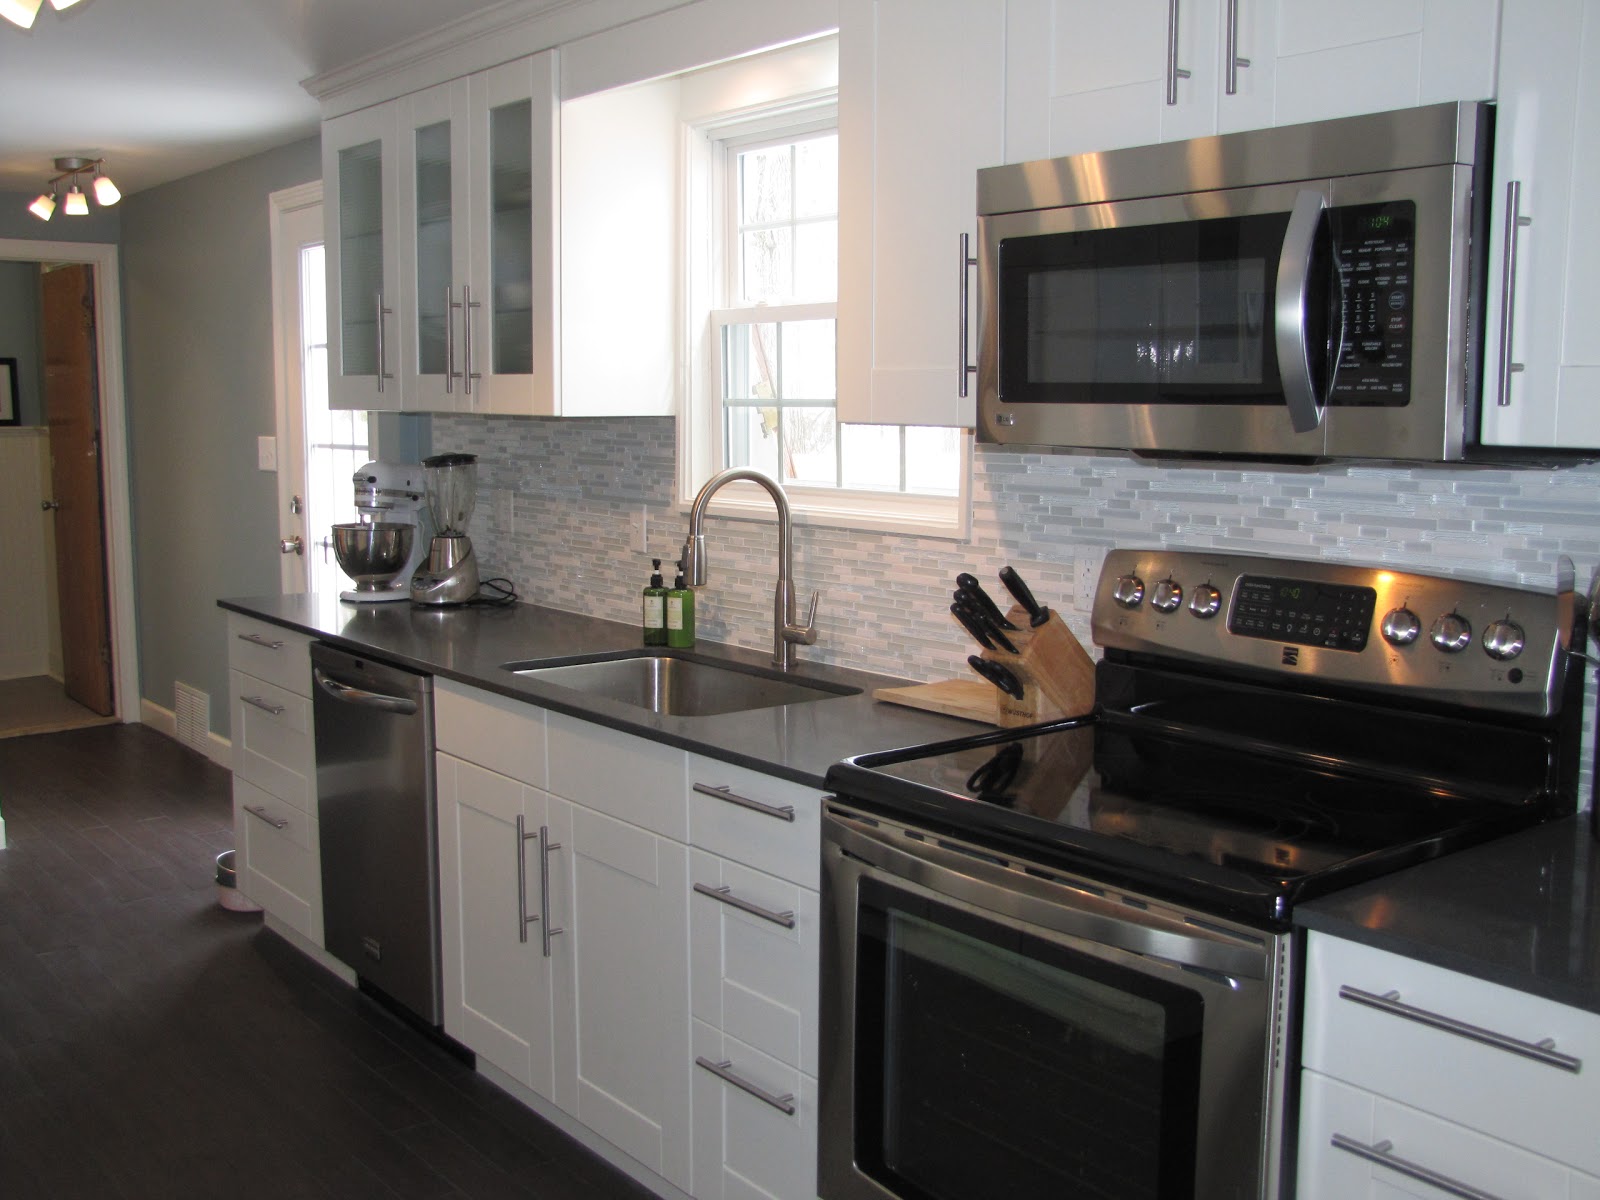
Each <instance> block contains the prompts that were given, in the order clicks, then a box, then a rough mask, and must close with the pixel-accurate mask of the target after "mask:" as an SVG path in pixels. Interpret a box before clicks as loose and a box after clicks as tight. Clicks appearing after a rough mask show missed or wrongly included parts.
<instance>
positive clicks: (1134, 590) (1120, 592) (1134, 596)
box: [1111, 575, 1144, 608]
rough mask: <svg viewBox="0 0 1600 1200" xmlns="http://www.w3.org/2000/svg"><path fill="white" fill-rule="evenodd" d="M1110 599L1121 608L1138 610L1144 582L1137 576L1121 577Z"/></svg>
mask: <svg viewBox="0 0 1600 1200" xmlns="http://www.w3.org/2000/svg"><path fill="white" fill-rule="evenodd" d="M1111 598H1112V599H1113V600H1115V601H1116V602H1117V603H1118V604H1120V605H1122V607H1123V608H1138V607H1139V602H1140V601H1141V600H1143V599H1144V580H1142V579H1140V578H1139V577H1138V576H1137V575H1123V576H1121V577H1120V578H1118V580H1117V586H1116V588H1115V589H1114V590H1113V591H1112V593H1111Z"/></svg>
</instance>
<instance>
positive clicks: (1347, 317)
mask: <svg viewBox="0 0 1600 1200" xmlns="http://www.w3.org/2000/svg"><path fill="white" fill-rule="evenodd" d="M1332 219H1333V227H1334V228H1333V243H1334V253H1335V254H1336V255H1337V258H1338V269H1339V281H1340V289H1339V290H1340V293H1341V296H1342V312H1341V314H1340V315H1341V319H1342V323H1343V327H1344V344H1343V348H1342V352H1341V353H1340V355H1339V367H1338V370H1337V371H1335V372H1334V377H1333V394H1332V396H1331V397H1330V403H1333V404H1349V405H1356V404H1382V405H1401V404H1404V403H1406V401H1407V400H1408V399H1409V398H1410V395H1411V329H1412V300H1413V297H1414V295H1415V288H1414V287H1413V283H1414V280H1413V278H1412V263H1413V259H1414V255H1415V253H1416V230H1417V206H1416V204H1414V203H1413V202H1412V201H1410V200H1402V201H1395V202H1393V203H1389V204H1364V205H1360V206H1359V207H1354V208H1339V209H1335V210H1334V211H1333V213H1332Z"/></svg>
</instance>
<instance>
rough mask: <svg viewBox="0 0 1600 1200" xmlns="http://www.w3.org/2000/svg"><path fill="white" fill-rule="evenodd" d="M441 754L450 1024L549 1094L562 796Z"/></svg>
mask: <svg viewBox="0 0 1600 1200" xmlns="http://www.w3.org/2000/svg"><path fill="white" fill-rule="evenodd" d="M531 715H534V716H536V714H531ZM436 760H437V780H438V808H439V865H440V888H439V908H440V913H439V918H440V926H441V929H442V930H443V937H442V945H441V949H442V961H443V972H444V1028H445V1032H447V1033H449V1034H450V1035H451V1036H452V1037H454V1038H455V1039H456V1040H457V1041H459V1042H461V1043H462V1045H464V1046H468V1047H470V1048H471V1049H473V1050H474V1051H476V1052H477V1053H478V1054H480V1055H482V1056H483V1057H484V1058H485V1059H487V1060H488V1061H489V1062H492V1063H493V1064H494V1065H495V1066H497V1067H499V1068H500V1069H501V1070H502V1071H504V1072H505V1073H506V1074H507V1075H510V1076H511V1077H512V1078H513V1079H515V1080H517V1082H519V1083H521V1084H524V1085H525V1086H527V1087H529V1088H532V1089H533V1090H534V1091H535V1092H537V1093H538V1094H539V1095H541V1096H544V1097H545V1098H546V1099H549V1100H552V1101H554V1100H555V1099H556V1075H555V993H554V987H553V980H554V978H555V974H556V970H557V966H558V964H559V963H561V962H564V961H565V959H564V958H561V959H558V958H557V957H556V955H558V954H560V955H565V953H566V944H565V943H559V939H558V938H552V939H551V954H549V955H546V954H545V952H544V934H543V925H544V923H545V922H548V921H554V923H555V925H554V926H553V927H559V926H560V925H561V924H562V923H563V922H564V921H565V920H566V917H565V916H564V915H562V914H559V913H558V912H556V911H552V910H555V909H556V907H557V906H556V904H555V902H554V900H551V899H550V898H551V897H554V898H556V899H560V898H561V897H563V896H564V895H565V888H564V886H563V883H564V878H565V861H564V860H563V859H561V858H560V857H559V855H560V851H553V850H551V849H550V843H553V842H555V841H556V840H557V839H556V838H555V837H554V836H550V835H548V830H549V829H550V827H551V825H552V816H551V810H552V807H555V806H560V804H561V802H560V801H558V800H555V799H553V798H552V797H550V796H549V795H547V794H546V793H544V792H542V791H539V790H538V789H536V788H531V787H528V786H526V785H525V784H522V783H519V782H518V781H517V780H514V779H510V778H507V777H506V776H504V775H499V774H496V773H495V772H493V771H488V770H485V769H484V768H483V767H480V766H478V765H476V764H474V763H471V762H467V761H466V760H464V759H460V758H456V757H455V756H454V755H450V754H446V753H443V752H440V753H439V754H438V755H436ZM554 823H555V824H557V825H559V824H562V823H564V819H560V820H556V821H555V822H554ZM547 902H549V904H550V907H548V908H547V907H546V903H547ZM530 917H531V918H534V919H533V920H531V921H530V920H529V918H530ZM558 944H559V949H557V946H558Z"/></svg>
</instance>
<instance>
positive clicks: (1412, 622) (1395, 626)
mask: <svg viewBox="0 0 1600 1200" xmlns="http://www.w3.org/2000/svg"><path fill="white" fill-rule="evenodd" d="M1381 628H1382V629H1383V640H1384V641H1386V642H1388V643H1389V644H1390V645H1391V646H1409V645H1411V643H1412V642H1414V641H1416V640H1417V637H1418V635H1420V634H1421V633H1422V622H1421V621H1420V620H1419V619H1418V618H1417V614H1416V613H1414V612H1412V611H1411V610H1410V609H1409V608H1391V609H1390V610H1389V611H1388V612H1386V613H1385V614H1384V615H1383V625H1382V627H1381Z"/></svg>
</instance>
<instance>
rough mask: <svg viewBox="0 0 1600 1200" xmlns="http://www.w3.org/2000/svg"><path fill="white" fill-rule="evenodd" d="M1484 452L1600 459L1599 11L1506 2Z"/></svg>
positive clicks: (1547, 1)
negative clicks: (1582, 454) (1530, 451)
mask: <svg viewBox="0 0 1600 1200" xmlns="http://www.w3.org/2000/svg"><path fill="white" fill-rule="evenodd" d="M1498 95H1499V113H1498V117H1497V120H1496V136H1495V152H1494V180H1495V182H1494V187H1495V195H1494V215H1493V216H1492V218H1491V221H1490V229H1489V282H1488V297H1487V299H1488V304H1487V306H1486V308H1487V312H1486V319H1485V323H1484V329H1485V336H1484V344H1485V347H1486V348H1485V352H1484V363H1483V419H1482V441H1483V442H1484V443H1485V444H1486V445H1491V446H1525V447H1560V448H1563V449H1589V448H1593V447H1597V446H1600V271H1597V270H1596V267H1597V264H1600V230H1597V229H1596V227H1595V222H1594V220H1593V211H1594V197H1595V196H1596V195H1600V157H1597V156H1596V155H1595V154H1594V152H1593V148H1594V147H1595V145H1596V144H1597V143H1600V10H1597V9H1596V6H1595V5H1594V4H1593V3H1589V2H1586V0H1505V13H1504V17H1503V20H1502V24H1501V31H1500V80H1499V92H1498Z"/></svg>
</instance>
